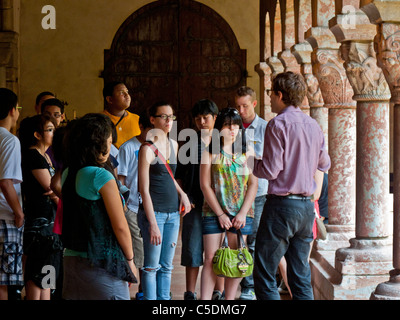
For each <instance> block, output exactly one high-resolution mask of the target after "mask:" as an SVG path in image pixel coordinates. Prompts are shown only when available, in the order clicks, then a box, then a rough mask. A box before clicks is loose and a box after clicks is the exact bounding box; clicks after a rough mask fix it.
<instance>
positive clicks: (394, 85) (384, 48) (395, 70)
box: [375, 23, 400, 104]
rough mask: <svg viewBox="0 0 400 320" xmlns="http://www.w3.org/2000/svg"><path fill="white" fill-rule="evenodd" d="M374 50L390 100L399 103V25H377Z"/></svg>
mask: <svg viewBox="0 0 400 320" xmlns="http://www.w3.org/2000/svg"><path fill="white" fill-rule="evenodd" d="M377 29H378V32H377V34H376V37H375V51H376V56H377V60H378V66H379V67H380V68H382V70H383V74H384V75H385V78H386V81H387V83H388V85H389V88H390V91H391V93H392V102H394V103H396V104H399V103H400V25H399V24H393V23H382V24H379V25H378V28H377Z"/></svg>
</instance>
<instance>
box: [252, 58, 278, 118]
mask: <svg viewBox="0 0 400 320" xmlns="http://www.w3.org/2000/svg"><path fill="white" fill-rule="evenodd" d="M255 70H256V71H257V73H258V75H259V76H260V104H259V105H260V114H259V116H260V117H261V118H263V119H265V120H266V121H269V120H271V119H272V118H273V117H275V116H276V113H274V112H272V111H271V98H270V96H269V95H268V94H267V89H271V85H272V83H271V75H272V70H271V68H270V67H269V66H268V64H267V63H265V62H260V63H259V64H258V65H256V67H255Z"/></svg>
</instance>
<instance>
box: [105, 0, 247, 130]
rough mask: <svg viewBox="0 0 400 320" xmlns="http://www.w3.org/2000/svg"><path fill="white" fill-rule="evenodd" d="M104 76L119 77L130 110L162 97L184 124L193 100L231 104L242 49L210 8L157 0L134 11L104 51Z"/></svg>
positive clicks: (242, 71)
mask: <svg viewBox="0 0 400 320" xmlns="http://www.w3.org/2000/svg"><path fill="white" fill-rule="evenodd" d="M103 77H104V81H105V82H108V81H113V80H118V81H123V82H124V83H125V84H126V85H127V87H128V89H129V91H130V93H131V96H132V105H131V108H130V109H131V111H132V112H134V113H137V114H139V113H141V112H142V111H145V110H146V108H147V107H149V106H150V105H152V104H153V103H155V102H156V101H159V100H162V101H166V102H169V103H171V104H172V106H173V107H174V109H175V114H176V115H177V117H178V119H177V120H178V130H180V129H182V128H187V127H190V126H191V125H192V124H191V121H190V110H191V108H192V107H193V104H194V103H195V102H196V101H197V100H199V99H204V98H208V99H211V100H213V101H214V102H215V103H216V104H217V105H218V107H219V108H220V109H222V108H224V107H227V106H233V101H234V100H233V99H234V92H235V90H236V89H237V88H238V87H239V86H242V85H245V84H246V77H247V71H246V50H241V49H240V47H239V44H238V42H237V39H236V37H235V35H234V33H233V32H232V29H231V28H230V26H229V25H228V24H227V22H226V21H225V20H224V19H223V18H222V17H221V16H220V15H218V14H217V13H216V12H215V11H214V10H212V9H210V8H209V7H207V6H205V5H203V4H200V3H198V2H196V1H192V0H159V1H155V2H152V3H150V4H148V5H146V6H144V7H142V8H141V9H139V10H137V11H136V12H134V13H133V14H132V15H131V16H130V17H129V18H128V19H127V20H126V21H125V22H124V23H123V24H122V26H121V27H120V28H119V30H118V32H117V33H116V35H115V37H114V40H113V43H112V45H111V48H110V50H105V53H104V73H103Z"/></svg>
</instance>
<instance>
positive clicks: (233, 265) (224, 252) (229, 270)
mask: <svg viewBox="0 0 400 320" xmlns="http://www.w3.org/2000/svg"><path fill="white" fill-rule="evenodd" d="M237 238H238V249H231V248H229V246H228V236H227V231H225V237H224V241H223V242H222V245H221V247H220V248H219V249H218V250H217V251H216V252H215V255H214V258H213V262H212V264H213V271H214V273H215V274H216V275H217V276H219V277H226V278H244V277H248V276H249V275H251V274H252V272H253V267H254V263H253V257H252V256H251V254H250V252H249V250H248V249H247V248H246V245H245V243H244V240H243V236H242V232H241V231H240V230H237Z"/></svg>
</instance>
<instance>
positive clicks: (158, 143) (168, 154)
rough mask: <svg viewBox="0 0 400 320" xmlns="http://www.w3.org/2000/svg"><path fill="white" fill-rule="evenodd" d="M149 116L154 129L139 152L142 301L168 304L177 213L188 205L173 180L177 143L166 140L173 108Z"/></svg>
mask: <svg viewBox="0 0 400 320" xmlns="http://www.w3.org/2000/svg"><path fill="white" fill-rule="evenodd" d="M148 113H149V118H150V122H151V124H152V125H153V127H154V129H152V130H151V131H150V132H149V134H148V139H147V140H148V141H147V142H146V143H144V144H143V145H142V147H141V148H140V152H139V181H138V186H139V192H140V195H141V198H142V204H141V206H140V209H139V213H138V222H139V227H140V229H141V233H142V236H143V247H144V267H143V274H142V287H143V297H144V300H169V299H170V287H171V274H172V269H173V265H172V261H173V257H174V254H175V248H176V243H177V240H178V233H179V223H180V216H179V213H180V212H181V213H182V215H185V214H186V213H187V212H189V211H190V209H191V205H190V201H189V199H188V197H187V195H186V194H185V193H184V192H183V190H182V189H181V188H180V187H179V185H178V184H177V183H176V181H175V179H174V177H173V175H174V174H175V170H176V164H177V161H176V157H177V154H178V152H177V151H178V143H177V142H176V141H174V140H171V139H169V137H168V134H169V132H170V131H171V129H172V124H173V120H175V118H176V117H175V116H174V115H173V110H172V107H171V106H170V105H169V104H166V103H157V104H155V105H153V106H152V107H151V108H150V109H149V111H148Z"/></svg>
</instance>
